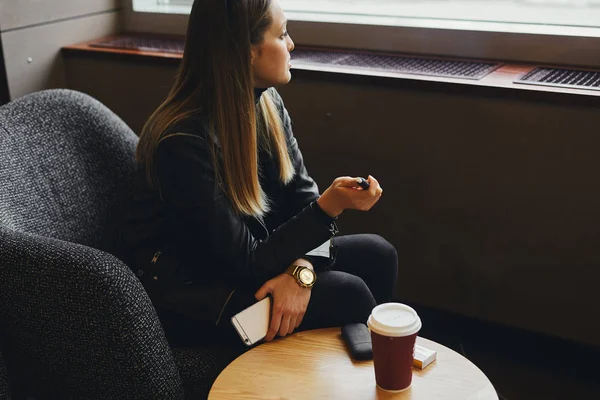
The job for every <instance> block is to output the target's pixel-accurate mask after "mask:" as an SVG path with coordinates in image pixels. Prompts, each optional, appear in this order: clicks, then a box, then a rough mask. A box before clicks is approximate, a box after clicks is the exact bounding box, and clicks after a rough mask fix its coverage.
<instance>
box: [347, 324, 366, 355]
mask: <svg viewBox="0 0 600 400" xmlns="http://www.w3.org/2000/svg"><path fill="white" fill-rule="evenodd" d="M342 339H344V342H346V345H347V346H348V350H350V355H351V356H352V358H354V359H355V360H359V361H363V360H370V359H372V358H373V347H372V345H371V332H369V328H367V326H366V325H365V324H360V323H356V324H348V325H344V326H342Z"/></svg>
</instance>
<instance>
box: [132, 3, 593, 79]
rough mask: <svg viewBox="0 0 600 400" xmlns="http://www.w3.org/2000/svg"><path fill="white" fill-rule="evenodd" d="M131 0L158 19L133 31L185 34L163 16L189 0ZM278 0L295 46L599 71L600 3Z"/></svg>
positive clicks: (186, 7) (185, 8)
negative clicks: (448, 57)
mask: <svg viewBox="0 0 600 400" xmlns="http://www.w3.org/2000/svg"><path fill="white" fill-rule="evenodd" d="M131 1H132V3H133V10H134V13H133V14H136V13H150V14H154V16H155V18H156V17H157V15H158V14H162V15H163V17H162V18H163V20H162V22H160V23H158V22H155V23H153V24H152V23H151V24H147V23H142V22H141V21H139V23H137V24H136V23H133V24H130V27H129V28H132V29H131V30H141V31H143V30H144V29H147V27H148V26H154V27H156V29H159V30H161V29H163V28H164V27H167V26H169V25H171V26H172V29H171V31H169V32H162V33H184V32H185V30H184V29H182V27H181V25H182V24H181V22H182V18H179V19H178V23H174V22H171V24H169V21H168V15H169V14H170V15H172V16H173V15H174V14H179V16H180V17H184V16H186V14H189V11H190V8H191V5H192V3H193V0H131ZM279 1H280V2H281V4H282V6H283V8H284V10H285V11H286V13H287V15H288V18H289V20H290V24H289V27H290V32H291V34H292V35H293V38H294V40H295V41H296V43H297V44H305V45H317V46H331V47H351V48H362V49H372V50H382V51H399V52H413V53H428V54H437V55H452V56H458V57H475V58H498V59H504V60H507V59H509V60H510V59H513V60H518V61H532V62H545V63H555V64H573V65H587V66H597V67H600V58H599V57H597V52H598V50H597V49H598V48H600V0H279ZM130 19H131V20H139V18H130ZM165 30H167V31H168V30H169V29H165ZM566 55H567V56H568V59H565V56H566Z"/></svg>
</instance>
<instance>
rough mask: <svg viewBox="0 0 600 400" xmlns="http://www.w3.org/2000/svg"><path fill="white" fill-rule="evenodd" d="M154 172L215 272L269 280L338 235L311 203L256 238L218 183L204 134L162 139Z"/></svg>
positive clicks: (165, 198) (180, 226)
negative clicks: (261, 237) (263, 237)
mask: <svg viewBox="0 0 600 400" xmlns="http://www.w3.org/2000/svg"><path fill="white" fill-rule="evenodd" d="M156 172H157V176H158V181H159V185H160V192H161V197H162V199H163V201H165V202H167V203H168V204H169V205H170V207H171V208H172V209H173V210H174V212H173V214H172V215H173V216H174V218H176V219H177V220H176V221H175V223H176V224H177V226H178V229H182V230H183V232H182V233H183V234H184V235H186V237H189V238H193V242H194V243H196V244H197V249H198V250H199V251H201V252H202V254H203V255H204V257H207V258H209V259H211V260H217V261H218V262H217V263H215V262H212V263H205V264H202V265H199V266H198V268H203V267H205V266H206V265H208V266H211V268H215V265H218V267H217V268H219V269H220V271H210V272H211V275H212V273H215V272H216V273H217V274H218V275H223V276H226V277H230V278H235V279H239V280H243V279H248V278H255V279H257V280H266V279H270V278H272V277H274V276H276V275H278V274H280V273H282V272H283V271H284V270H285V268H286V267H287V266H288V265H289V264H291V263H292V262H293V261H294V260H296V259H297V258H299V257H300V256H301V255H303V254H305V253H306V252H308V251H310V250H311V249H313V248H315V247H317V246H318V245H319V244H321V243H323V242H324V241H325V240H327V239H328V238H330V237H331V236H332V235H333V234H335V229H336V227H335V224H328V223H327V219H326V218H323V215H324V213H323V211H322V210H321V209H320V208H319V207H318V205H317V204H316V202H309V203H308V204H306V206H305V207H303V208H302V209H301V210H299V212H298V213H297V214H296V215H295V216H293V217H292V218H291V219H289V220H288V221H287V222H285V223H284V224H282V225H280V226H279V227H278V228H277V229H275V230H274V231H273V232H271V234H270V236H268V237H267V238H266V239H264V240H258V239H257V238H255V237H254V236H253V235H252V233H251V232H250V230H249V228H248V226H247V225H246V223H245V221H244V219H243V218H242V216H240V215H237V214H236V213H235V212H234V210H233V208H232V206H231V203H230V202H229V200H228V198H227V197H226V195H225V193H224V192H223V190H222V189H221V188H220V187H219V185H218V184H217V183H216V181H215V171H214V167H213V164H212V160H211V153H210V144H209V143H207V141H206V140H204V139H203V138H202V137H200V136H196V135H189V134H179V135H172V136H171V137H169V138H167V139H164V140H163V141H162V142H161V143H160V144H159V146H158V148H157V153H156ZM207 272H209V271H207Z"/></svg>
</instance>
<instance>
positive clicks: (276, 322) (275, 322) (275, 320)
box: [265, 307, 283, 342]
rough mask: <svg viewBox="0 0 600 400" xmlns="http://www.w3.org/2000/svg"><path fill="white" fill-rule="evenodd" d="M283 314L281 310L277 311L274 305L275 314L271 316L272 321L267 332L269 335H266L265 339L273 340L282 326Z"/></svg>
mask: <svg viewBox="0 0 600 400" xmlns="http://www.w3.org/2000/svg"><path fill="white" fill-rule="evenodd" d="M282 315H283V313H282V312H281V311H276V309H275V307H273V315H272V316H271V323H270V324H269V331H268V332H267V336H265V341H267V342H268V341H270V340H273V338H274V337H275V335H277V332H278V331H279V328H280V326H281V317H282Z"/></svg>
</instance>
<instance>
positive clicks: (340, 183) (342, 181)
mask: <svg viewBox="0 0 600 400" xmlns="http://www.w3.org/2000/svg"><path fill="white" fill-rule="evenodd" d="M359 179H360V178H353V177H351V176H340V177H339V178H336V179H335V180H334V181H333V183H334V185H335V186H337V187H357V186H358V181H359Z"/></svg>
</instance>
